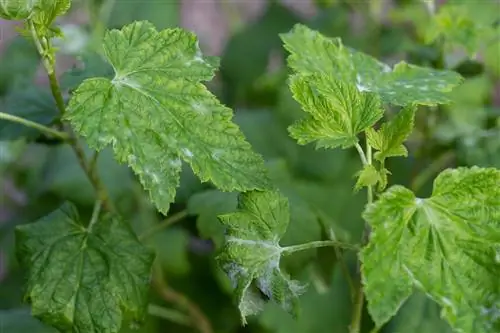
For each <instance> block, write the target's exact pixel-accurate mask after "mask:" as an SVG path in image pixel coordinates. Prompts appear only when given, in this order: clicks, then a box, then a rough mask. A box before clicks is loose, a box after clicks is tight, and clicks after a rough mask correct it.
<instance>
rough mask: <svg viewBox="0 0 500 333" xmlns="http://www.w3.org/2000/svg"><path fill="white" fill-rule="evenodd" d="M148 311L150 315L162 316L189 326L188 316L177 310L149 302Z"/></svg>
mask: <svg viewBox="0 0 500 333" xmlns="http://www.w3.org/2000/svg"><path fill="white" fill-rule="evenodd" d="M148 313H149V314H150V315H152V316H155V317H159V318H163V319H166V320H168V321H171V322H173V323H176V324H179V325H184V326H191V320H190V319H189V317H188V316H186V315H185V314H183V313H181V312H179V311H176V310H172V309H167V308H165V307H163V306H159V305H154V304H149V305H148Z"/></svg>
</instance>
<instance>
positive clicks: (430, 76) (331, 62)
mask: <svg viewBox="0 0 500 333" xmlns="http://www.w3.org/2000/svg"><path fill="white" fill-rule="evenodd" d="M281 39H282V40H283V42H284V46H285V48H286V49H287V50H288V51H289V52H290V56H289V57H288V66H289V67H290V68H291V69H293V70H294V71H295V72H297V73H300V74H301V75H307V76H308V75H313V74H320V73H323V74H324V75H329V76H332V77H335V78H337V79H338V80H340V81H345V82H355V83H356V87H357V88H358V90H359V91H361V92H365V91H368V92H374V93H377V94H379V95H380V97H381V98H382V101H383V102H385V103H391V104H395V105H407V104H412V103H415V104H425V105H435V104H443V103H449V102H450V98H449V96H448V93H449V92H450V91H451V90H452V89H453V88H454V87H455V86H457V85H458V84H460V83H461V82H462V77H461V76H460V75H459V74H458V73H455V72H451V71H441V70H434V69H430V68H424V67H419V66H415V65H409V64H407V63H405V62H400V63H398V64H396V65H395V66H394V68H391V67H390V66H388V65H386V64H384V63H381V62H379V61H378V60H377V59H375V58H373V57H371V56H369V55H367V54H364V53H362V52H359V51H356V50H353V49H350V48H348V47H345V46H344V45H343V44H342V41H341V40H340V38H327V37H325V36H324V35H322V34H321V33H319V32H317V31H314V30H311V29H309V28H308V27H306V26H304V25H302V24H297V25H296V26H295V27H294V28H293V29H292V31H290V32H288V33H286V34H282V35H281Z"/></svg>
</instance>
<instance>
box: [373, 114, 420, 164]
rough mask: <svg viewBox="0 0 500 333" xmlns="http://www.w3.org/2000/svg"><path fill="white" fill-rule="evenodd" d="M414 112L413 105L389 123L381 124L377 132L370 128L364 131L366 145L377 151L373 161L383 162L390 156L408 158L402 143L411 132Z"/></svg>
mask: <svg viewBox="0 0 500 333" xmlns="http://www.w3.org/2000/svg"><path fill="white" fill-rule="evenodd" d="M416 111H417V108H416V106H415V105H410V106H407V107H405V108H403V109H402V110H401V111H399V112H398V114H397V115H396V116H395V117H394V118H393V119H391V120H390V121H389V122H387V123H384V124H382V126H381V127H380V129H379V130H378V131H375V130H374V129H372V128H369V129H368V130H367V131H366V138H367V140H368V144H369V145H370V146H372V147H373V148H374V149H376V150H378V152H376V153H375V155H374V157H375V159H377V160H379V161H381V162H383V161H384V160H385V159H386V158H388V157H392V156H408V151H407V149H406V147H405V146H404V145H403V143H404V142H405V140H406V139H407V138H408V136H410V134H411V132H412V130H413V126H414V121H415V112H416Z"/></svg>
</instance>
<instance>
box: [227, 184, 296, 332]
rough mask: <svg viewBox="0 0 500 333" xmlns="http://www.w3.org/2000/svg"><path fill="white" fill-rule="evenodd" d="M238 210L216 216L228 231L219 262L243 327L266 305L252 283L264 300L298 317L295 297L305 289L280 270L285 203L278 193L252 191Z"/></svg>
mask: <svg viewBox="0 0 500 333" xmlns="http://www.w3.org/2000/svg"><path fill="white" fill-rule="evenodd" d="M238 207H239V210H238V211H237V212H235V213H230V214H226V215H220V216H219V219H220V221H221V222H222V223H223V224H224V225H225V226H226V227H227V230H226V244H225V245H224V248H223V249H222V252H221V253H220V254H219V256H218V260H219V262H220V264H221V267H222V269H223V270H224V271H225V272H226V273H227V274H228V276H229V278H230V279H231V282H232V283H233V286H234V288H235V289H236V297H237V300H238V308H239V310H240V313H241V319H242V321H243V323H244V324H245V323H246V317H247V316H249V315H253V314H256V313H259V312H260V311H262V307H263V305H264V304H265V303H264V300H263V299H262V298H261V297H260V296H259V294H258V292H257V291H255V290H253V289H252V288H251V287H252V282H253V281H254V280H255V285H256V286H257V288H258V289H259V290H260V291H261V292H262V293H263V294H264V295H265V296H266V297H268V298H269V299H271V300H272V301H274V302H276V303H278V304H279V305H280V306H281V307H282V308H283V309H285V310H286V311H288V312H290V313H292V314H297V312H298V296H299V295H300V294H302V292H303V291H304V287H303V286H301V285H300V284H299V283H298V282H297V281H293V280H290V279H289V277H288V276H287V275H286V274H285V273H284V272H282V271H281V269H280V258H281V253H282V250H283V249H284V248H282V247H281V246H280V244H279V241H280V239H281V237H283V235H284V234H285V232H286V229H287V227H288V222H289V219H290V213H289V208H288V200H287V199H286V198H285V197H284V196H282V195H281V194H280V193H279V192H258V191H252V192H246V193H242V194H241V195H240V197H239V202H238Z"/></svg>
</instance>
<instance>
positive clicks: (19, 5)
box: [0, 0, 36, 20]
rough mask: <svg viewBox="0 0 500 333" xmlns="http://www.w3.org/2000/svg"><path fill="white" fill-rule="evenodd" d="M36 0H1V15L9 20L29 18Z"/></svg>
mask: <svg viewBox="0 0 500 333" xmlns="http://www.w3.org/2000/svg"><path fill="white" fill-rule="evenodd" d="M35 2H36V0H0V17H1V18H4V19H7V20H23V19H25V18H27V17H28V16H29V15H30V14H31V12H32V10H33V6H34V4H35Z"/></svg>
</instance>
